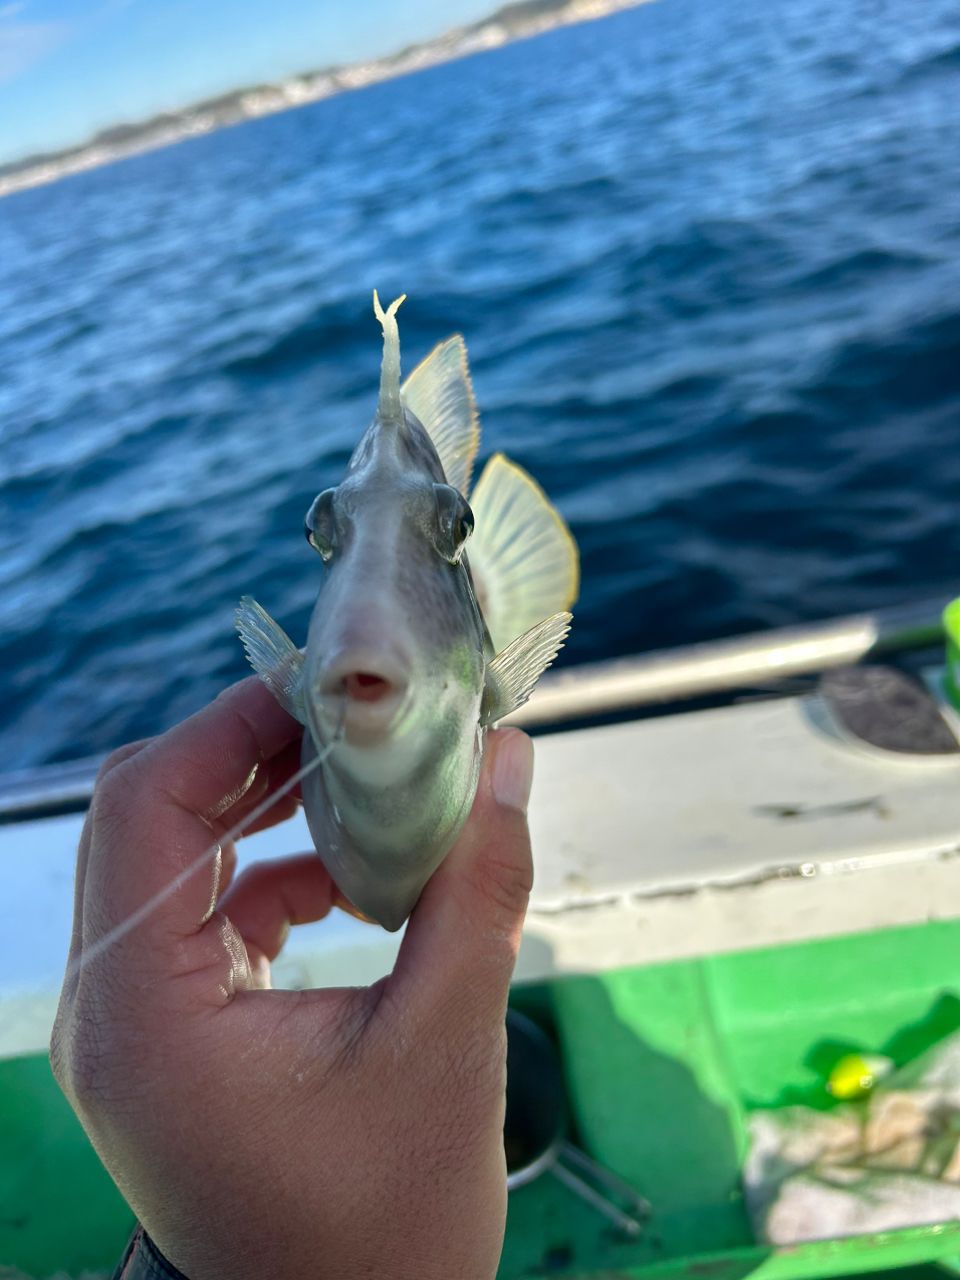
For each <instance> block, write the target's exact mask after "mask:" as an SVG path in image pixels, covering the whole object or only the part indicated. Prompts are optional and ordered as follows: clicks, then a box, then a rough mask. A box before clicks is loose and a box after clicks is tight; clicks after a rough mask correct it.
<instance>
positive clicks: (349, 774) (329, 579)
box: [237, 292, 579, 930]
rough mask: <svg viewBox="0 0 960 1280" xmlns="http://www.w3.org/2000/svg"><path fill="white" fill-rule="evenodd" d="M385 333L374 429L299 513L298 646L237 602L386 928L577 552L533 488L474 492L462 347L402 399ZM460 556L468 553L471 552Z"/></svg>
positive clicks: (459, 820) (495, 467) (458, 818)
mask: <svg viewBox="0 0 960 1280" xmlns="http://www.w3.org/2000/svg"><path fill="white" fill-rule="evenodd" d="M403 300H404V299H403V298H402V297H401V298H398V299H397V300H396V301H395V302H394V303H392V304H391V305H390V307H388V309H387V310H386V311H384V310H383V309H382V307H381V306H380V301H379V299H378V297H377V294H376V292H374V295H373V301H374V312H375V314H376V316H377V319H378V320H379V321H380V324H381V327H382V329H383V360H382V365H381V371H380V394H379V400H378V403H377V409H376V413H375V415H374V418H373V422H372V423H371V424H370V426H369V427H368V429H367V431H366V433H365V434H364V436H363V438H362V439H361V441H360V443H359V445H358V446H357V448H356V450H355V452H354V454H353V457H352V458H351V459H350V463H349V466H348V468H347V473H346V476H345V477H344V479H343V481H342V482H341V483H340V484H339V485H338V486H337V487H336V488H334V489H327V490H325V491H324V492H323V493H321V494H320V495H319V496H318V497H317V498H316V499H315V500H314V502H313V504H312V506H311V507H310V510H309V512H308V513H307V518H306V532H307V538H308V540H309V542H310V544H311V546H312V547H313V548H314V549H315V550H316V551H317V552H318V553H319V554H320V557H321V559H322V560H323V562H324V565H325V566H326V572H325V576H324V582H323V586H322V588H321V590H320V594H319V597H318V599H317V603H316V607H315V609H314V612H313V617H312V619H311V622H310V628H309V633H308V636H307V644H306V648H305V650H303V651H301V650H299V649H298V648H297V647H296V645H294V643H293V641H292V640H291V639H290V638H289V637H288V636H287V635H286V633H285V632H284V631H283V630H282V629H281V627H280V626H279V625H278V624H277V623H276V622H274V620H273V619H272V618H271V617H270V616H269V614H267V613H266V612H265V611H264V610H263V609H262V608H261V607H260V606H259V605H258V604H257V603H256V601H254V600H252V599H251V598H250V597H249V596H245V597H244V598H243V600H242V601H241V603H240V607H239V609H238V610H237V628H238V630H239V632H240V636H241V639H242V640H243V644H244V647H245V649H246V652H247V656H248V658H249V660H250V663H251V665H252V666H253V668H254V670H255V671H256V672H257V673H258V674H259V675H260V677H261V678H262V679H263V681H264V682H265V683H266V684H267V686H268V687H269V688H270V689H271V691H272V692H273V694H274V695H275V697H276V698H277V699H278V701H279V702H280V703H281V704H282V705H283V706H284V707H285V708H286V709H287V710H288V711H289V712H290V713H291V715H293V716H295V717H296V718H297V719H298V720H299V721H300V722H301V723H302V724H303V725H304V729H305V732H304V735H303V752H302V759H303V763H304V764H308V763H309V762H310V761H311V760H313V759H314V758H315V756H316V754H317V752H318V751H322V750H327V749H329V748H331V745H332V749H329V750H328V753H327V755H326V757H325V758H324V760H323V761H322V762H321V764H320V766H319V767H318V768H317V769H315V770H314V771H313V772H312V773H310V774H309V775H308V776H307V777H306V778H304V780H303V783H302V793H303V805H304V811H305V813H306V817H307V822H308V824H309V826H310V832H311V835H312V836H313V839H314V843H315V844H316V846H317V851H318V852H319V854H320V857H321V858H322V859H323V861H324V863H325V864H326V866H327V868H328V870H329V871H330V874H331V876H332V877H333V879H334V881H335V882H336V884H337V885H338V887H339V888H340V890H341V891H342V892H343V893H344V894H345V896H346V897H347V898H348V899H349V900H350V901H351V902H352V903H353V904H354V906H356V907H357V908H358V910H360V911H361V912H362V913H363V914H364V915H366V916H369V917H370V918H371V919H374V920H376V921H378V922H379V923H380V924H382V925H383V926H384V928H386V929H390V930H395V929H398V928H400V926H401V925H402V924H403V922H404V921H405V920H406V918H407V916H408V915H409V914H410V912H411V911H412V909H413V907H414V905H415V904H416V901H417V899H418V897H419V896H420V892H421V890H422V889H423V887H424V885H425V884H426V882H427V880H429V878H430V876H431V875H432V874H433V872H434V871H435V870H436V868H437V866H438V865H439V864H440V862H441V861H442V859H443V857H444V856H445V854H446V853H447V852H448V850H449V849H450V847H451V845H452V844H453V842H454V840H455V839H456V837H457V835H458V833H459V831H460V829H461V827H462V826H463V823H464V821H465V820H466V817H467V814H468V813H469V811H470V806H471V804H472V802H473V797H474V793H475V791H476V787H477V778H478V776H479V771H480V762H481V759H482V755H483V744H484V736H485V731H486V729H487V727H488V726H490V725H493V724H495V723H496V722H497V721H498V720H500V719H502V717H504V716H506V715H508V714H509V713H510V712H511V711H514V710H515V709H516V708H517V707H519V706H522V705H523V703H524V702H526V700H527V698H528V697H529V696H530V694H531V692H532V691H533V688H534V685H535V684H536V682H537V680H538V679H539V677H540V675H541V674H542V673H543V671H544V670H545V669H546V668H547V667H548V666H549V665H550V663H551V662H552V661H553V659H554V658H555V657H556V655H557V652H558V651H559V649H560V648H561V646H562V644H563V641H564V639H565V637H566V635H567V632H568V630H569V626H570V621H571V615H570V614H569V612H567V610H568V608H569V606H570V605H571V604H572V603H573V600H574V599H575V597H576V593H577V588H578V584H579V563H578V555H577V549H576V544H575V543H574V541H573V538H572V537H571V535H570V532H569V530H568V529H567V526H566V525H565V524H564V522H563V520H562V519H561V517H560V516H559V515H558V513H557V512H556V510H555V509H554V508H553V507H552V506H551V505H550V503H549V502H548V501H547V499H546V497H545V496H544V495H543V492H542V491H541V490H540V488H539V487H538V486H537V485H536V483H535V482H534V481H533V480H532V479H531V478H530V476H528V475H527V473H526V472H525V471H523V470H522V469H521V468H520V467H518V466H516V465H515V464H514V463H512V462H509V461H508V460H507V459H506V458H505V457H504V456H503V455H502V454H496V455H494V456H493V457H492V458H491V459H490V461H489V462H488V464H487V466H486V468H485V469H484V472H483V475H482V476H481V478H480V481H479V482H478V484H477V485H476V487H475V489H474V490H473V493H472V496H471V501H470V503H468V502H467V500H466V498H465V496H464V495H465V494H466V493H467V492H468V489H469V483H470V474H471V471H472V467H473V460H474V457H475V455H476V452H477V448H478V446H479V441H480V429H479V424H478V419H477V412H476V406H475V403H474V396H473V388H472V385H471V381H470V375H469V371H468V367H467V353H466V347H465V345H464V342H463V339H462V337H460V336H459V335H454V336H453V337H451V338H448V339H447V340H446V341H445V342H441V343H440V344H439V345H438V346H437V347H435V348H434V350H433V351H432V352H431V354H430V355H429V356H428V357H427V359H426V360H424V361H423V362H422V363H421V364H420V365H418V366H417V368H416V369H415V370H414V372H413V373H412V374H411V375H410V377H409V378H408V379H407V380H406V382H404V383H403V384H402V385H401V381H400V338H399V332H398V329H397V321H396V312H397V308H398V307H399V306H400V303H401V302H403ZM468 546H469V551H467V547H468Z"/></svg>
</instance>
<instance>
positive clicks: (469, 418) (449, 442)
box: [400, 333, 480, 494]
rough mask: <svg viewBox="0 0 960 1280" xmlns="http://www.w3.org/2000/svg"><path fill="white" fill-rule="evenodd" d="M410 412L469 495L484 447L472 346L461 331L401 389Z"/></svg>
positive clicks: (447, 471)
mask: <svg viewBox="0 0 960 1280" xmlns="http://www.w3.org/2000/svg"><path fill="white" fill-rule="evenodd" d="M400 396H401V398H402V400H403V403H404V404H405V405H406V406H407V408H408V409H409V410H410V412H411V413H412V414H413V415H414V416H415V417H416V418H417V419H418V420H419V421H420V422H421V423H422V425H423V427H424V430H425V431H426V432H427V434H428V435H429V437H430V439H431V440H432V441H433V445H434V448H435V449H436V451H437V453H438V454H439V455H440V461H441V463H442V464H443V474H444V475H445V476H446V477H447V484H452V485H453V487H454V488H455V489H459V490H460V492H461V493H462V494H466V492H467V485H469V483H470V473H471V471H472V470H473V460H474V458H475V457H476V456H477V449H478V448H479V446H480V421H479V419H478V417H477V405H476V401H475V400H474V398H473V385H472V383H471V382H470V369H469V366H468V365H467V347H466V343H465V342H464V340H463V338H461V336H460V334H459V333H455V334H454V335H453V337H452V338H447V339H446V341H444V342H440V343H438V344H437V346H435V347H434V348H433V350H432V351H431V352H430V354H429V355H428V356H427V358H426V359H425V360H421V361H420V363H419V364H418V365H417V367H416V368H415V369H414V371H413V373H411V375H410V377H409V378H407V380H406V382H405V383H404V384H403V386H402V387H401V388H400Z"/></svg>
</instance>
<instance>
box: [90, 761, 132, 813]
mask: <svg viewBox="0 0 960 1280" xmlns="http://www.w3.org/2000/svg"><path fill="white" fill-rule="evenodd" d="M121 765H123V766H124V767H121ZM104 769H106V765H104ZM136 791H137V785H136V780H135V777H134V774H133V771H132V769H131V768H130V764H129V762H126V763H124V762H122V761H121V762H119V763H118V764H117V765H115V766H114V767H113V768H111V769H109V770H108V771H107V772H104V773H102V776H101V777H100V778H99V780H98V781H97V784H96V786H95V787H94V791H93V797H92V798H91V801H90V816H91V820H92V822H93V825H94V827H95V828H102V827H113V826H116V825H117V824H119V823H120V822H122V821H123V820H124V819H125V818H126V816H127V814H128V813H129V811H130V808H131V806H132V804H133V801H134V797H135V794H136Z"/></svg>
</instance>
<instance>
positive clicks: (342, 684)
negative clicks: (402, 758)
mask: <svg viewBox="0 0 960 1280" xmlns="http://www.w3.org/2000/svg"><path fill="white" fill-rule="evenodd" d="M314 689H315V707H316V715H317V719H318V721H319V727H321V728H322V729H323V730H324V736H326V734H327V733H329V734H331V735H332V734H334V733H336V732H338V731H340V729H341V726H342V731H343V733H344V736H345V738H346V740H347V742H349V743H350V744H351V745H353V746H375V745H377V744H378V743H379V742H381V741H382V740H383V739H384V738H385V737H386V736H387V734H388V733H389V732H390V730H391V729H392V728H393V727H394V726H395V725H396V723H397V721H398V720H399V719H400V717H401V715H402V713H403V711H404V709H405V708H406V706H407V703H408V701H409V693H410V679H409V675H408V673H407V671H406V669H405V667H404V665H403V664H401V663H400V662H399V661H398V660H397V659H394V658H388V657H385V656H384V655H383V654H376V655H374V654H362V653H350V654H344V655H343V656H342V657H341V658H337V659H334V660H333V661H332V662H325V663H324V664H323V667H322V668H321V670H320V671H319V672H318V674H317V679H316V681H315V684H314Z"/></svg>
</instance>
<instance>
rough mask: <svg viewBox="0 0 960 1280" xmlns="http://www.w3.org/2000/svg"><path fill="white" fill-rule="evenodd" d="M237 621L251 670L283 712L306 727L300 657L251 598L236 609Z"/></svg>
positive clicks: (293, 645)
mask: <svg viewBox="0 0 960 1280" xmlns="http://www.w3.org/2000/svg"><path fill="white" fill-rule="evenodd" d="M236 621H237V630H238V631H239V633H240V639H241V640H242V641H243V648H244V651H245V652H246V655H247V660H248V661H249V663H250V665H251V667H253V669H254V671H255V672H256V673H257V675H258V676H259V677H260V679H261V680H262V681H263V683H264V684H265V685H266V686H267V688H268V689H269V690H270V692H271V693H272V694H273V696H274V697H275V698H276V700H277V701H278V702H279V703H280V705H281V707H283V709H284V711H287V712H289V714H290V715H292V716H293V718H294V719H295V720H299V721H300V723H301V724H306V722H307V721H306V712H305V711H304V709H303V654H302V653H301V652H300V650H299V649H298V648H297V646H296V645H295V644H294V643H293V641H292V640H291V639H290V637H289V636H288V635H287V633H286V632H285V631H284V629H283V627H281V626H280V624H279V622H274V620H273V618H271V617H270V615H269V613H267V611H266V609H264V608H263V607H262V606H261V605H259V604H257V602H256V600H254V598H253V596H243V598H242V599H241V601H240V603H239V605H238V606H237V614H236Z"/></svg>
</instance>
